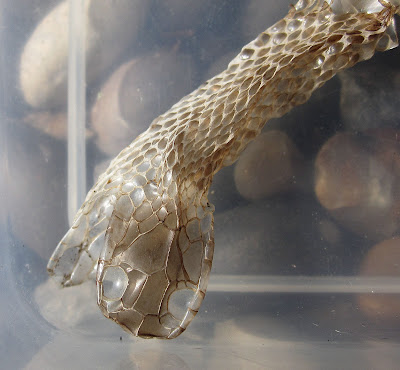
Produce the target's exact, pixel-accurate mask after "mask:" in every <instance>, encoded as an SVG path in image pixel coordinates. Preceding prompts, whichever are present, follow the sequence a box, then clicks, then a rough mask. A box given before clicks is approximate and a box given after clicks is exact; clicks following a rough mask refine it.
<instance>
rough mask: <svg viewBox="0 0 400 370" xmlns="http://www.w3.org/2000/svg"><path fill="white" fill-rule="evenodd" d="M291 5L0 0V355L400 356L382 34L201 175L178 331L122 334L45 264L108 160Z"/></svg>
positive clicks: (54, 359)
mask: <svg viewBox="0 0 400 370" xmlns="http://www.w3.org/2000/svg"><path fill="white" fill-rule="evenodd" d="M287 7H288V4H286V2H284V1H282V2H275V1H272V0H267V1H266V0H249V1H247V2H241V1H239V0H234V1H229V2H227V1H223V0H221V1H211V0H207V1H203V2H197V1H194V0H193V1H189V2H187V1H171V0H168V1H166V0H165V1H161V0H154V1H151V2H150V1H147V0H143V1H142V0H136V1H123V0H120V1H118V2H108V1H93V0H92V1H91V2H89V1H86V2H83V3H82V4H80V1H75V0H71V1H70V2H64V3H62V2H59V1H58V0H57V1H56V0H45V1H43V0H42V1H39V0H35V1H31V2H29V3H28V2H24V1H20V0H18V1H11V0H6V1H4V2H3V4H2V9H1V12H0V17H1V18H0V24H1V35H2V37H1V44H0V46H1V56H2V58H1V96H2V99H1V106H2V108H1V130H2V133H3V135H1V137H0V148H1V154H2V156H1V169H2V173H3V175H2V176H3V179H5V181H4V180H3V181H2V183H1V186H0V189H1V197H2V204H3V207H2V211H1V213H0V215H1V218H0V236H1V238H0V240H1V248H0V256H1V257H0V289H1V292H2V305H1V306H0V313H1V315H0V328H1V330H0V333H1V334H0V338H1V341H0V343H1V345H0V354H1V358H2V363H1V366H0V367H1V368H4V369H19V368H27V369H54V368H57V369H100V368H101V369H102V368H104V369H125V368H126V369H128V368H129V369H131V368H137V369H166V368H171V369H219V368H220V369H222V368H224V369H225V368H227V369H265V368H267V369H292V368H296V369H338V368H341V369H350V368H351V369H367V368H369V369H396V368H398V367H399V363H400V351H399V345H400V267H399V266H400V257H399V255H400V252H399V250H400V239H396V235H398V234H399V226H400V218H399V211H398V210H399V207H398V205H399V202H400V194H399V192H398V190H397V188H398V187H399V186H398V185H399V180H400V171H399V166H398V158H399V155H400V144H399V141H398V138H397V137H398V136H397V135H398V134H399V133H400V130H399V122H398V117H399V114H398V112H399V108H398V107H399V104H398V103H399V101H400V98H399V97H400V87H399V86H400V70H399V67H398V60H399V57H400V56H399V51H398V50H397V49H394V50H391V51H389V52H386V53H384V54H379V55H376V56H375V57H374V58H373V59H372V60H370V61H367V62H364V63H362V64H360V65H358V66H356V67H355V68H354V69H351V70H349V71H347V72H345V73H342V74H341V75H340V76H336V77H334V78H333V79H332V80H331V81H329V82H328V83H327V84H326V85H325V86H324V87H322V88H321V89H320V90H318V91H316V92H315V94H314V95H313V97H312V98H311V99H310V101H309V102H307V103H306V104H305V105H302V106H300V107H298V108H296V109H294V110H293V111H292V112H290V113H289V114H288V115H287V116H284V117H283V118H281V119H279V120H278V119H274V120H271V121H270V122H269V123H268V124H267V125H266V127H265V129H264V133H263V134H262V135H263V136H262V140H264V142H265V143H267V144H268V143H269V144H270V143H273V144H274V145H276V147H274V146H273V149H270V146H268V147H266V152H264V150H263V148H264V146H265V145H263V143H264V142H263V141H262V140H261V141H258V144H257V145H254V146H252V147H251V150H250V149H249V151H248V152H246V153H244V154H245V155H246V157H245V158H243V157H242V158H240V159H239V161H238V162H237V163H236V164H234V165H233V166H230V167H226V168H224V169H223V170H221V171H220V172H219V173H218V174H217V176H216V177H215V179H214V183H213V186H212V188H211V191H210V201H211V202H212V203H213V204H214V205H215V208H216V211H215V255H214V263H213V270H212V276H211V278H210V283H209V287H208V291H207V295H206V298H205V300H204V302H203V304H202V306H201V309H200V312H199V314H198V315H197V316H196V318H195V319H194V321H193V322H192V323H191V324H190V326H189V327H188V329H187V330H186V331H185V332H184V333H183V334H182V335H181V336H180V337H178V338H177V339H174V340H169V341H162V340H155V339H154V340H147V339H140V338H135V337H133V336H131V335H129V334H127V333H125V332H124V331H123V330H122V329H121V328H120V327H119V326H117V325H115V324H114V323H113V322H111V321H110V320H107V319H105V318H104V317H103V315H102V314H101V312H100V311H99V310H98V308H97V305H96V288H95V284H94V282H87V283H84V284H83V285H81V286H76V287H70V288H65V289H58V288H57V287H56V286H55V285H54V284H52V281H50V280H49V278H48V275H47V272H46V264H47V260H48V258H49V257H50V255H51V253H52V251H53V249H54V248H55V246H56V245H57V243H58V241H59V240H60V239H61V237H62V236H63V235H64V233H65V232H66V231H67V229H68V228H69V225H70V222H71V219H72V217H73V215H74V213H75V212H76V210H77V208H78V207H79V205H80V203H81V202H82V201H83V198H84V196H85V194H86V192H87V190H88V189H89V188H90V187H91V185H92V184H93V183H94V181H95V179H96V177H97V176H98V175H99V174H100V173H101V169H104V168H105V163H107V162H109V161H110V159H112V157H113V156H114V155H115V154H117V153H118V151H119V150H121V149H123V147H124V146H125V145H126V144H128V143H129V142H130V141H131V140H133V139H134V138H135V136H136V135H137V134H139V133H140V132H141V131H143V130H145V128H146V127H147V125H148V124H149V123H150V122H151V120H152V119H153V118H155V117H156V116H158V115H159V114H160V113H163V112H164V111H165V110H167V109H168V108H169V106H170V105H172V104H173V103H174V102H176V101H177V100H178V99H179V98H180V97H182V96H183V95H185V94H186V93H189V92H190V91H192V90H193V89H195V88H196V87H197V86H198V85H199V84H200V83H202V82H203V81H205V80H206V79H207V78H209V77H211V76H213V75H214V74H216V73H218V72H219V71H221V70H222V69H223V68H224V66H225V65H226V64H227V63H228V62H229V60H230V59H231V58H232V57H233V56H234V55H235V54H237V53H238V51H239V50H240V48H241V47H242V46H243V45H244V44H246V43H247V42H249V41H250V40H252V39H253V38H254V37H255V36H256V35H257V34H258V33H259V32H262V31H263V30H264V29H266V28H267V27H269V26H270V25H272V24H273V23H274V22H275V21H277V20H279V19H280V18H282V17H283V16H284V15H285V14H286V12H287ZM68 8H69V9H71V11H70V12H67V9H68ZM68 25H70V26H72V27H70V28H68ZM68 29H69V33H68ZM68 37H69V38H70V40H73V42H69V43H68V42H67V40H68ZM83 50H86V52H83ZM85 65H86V68H85ZM121 66H122V67H121ZM68 84H69V89H68V90H67V85H68ZM132 117H134V118H135V119H132ZM260 148H261V149H260ZM282 148H283V149H282ZM265 153H267V154H265ZM276 153H278V155H276ZM271 163H272V164H271ZM277 168H278V170H277ZM326 173H328V175H326ZM249 174H256V177H255V180H254V178H253V177H252V176H250V175H249ZM266 175H268V176H266ZM246 176H247V177H246ZM271 179H272V180H271ZM249 186H250V187H251V188H250V189H251V190H250V191H249ZM254 187H257V189H258V190H257V191H255V190H254V189H255V188H254Z"/></svg>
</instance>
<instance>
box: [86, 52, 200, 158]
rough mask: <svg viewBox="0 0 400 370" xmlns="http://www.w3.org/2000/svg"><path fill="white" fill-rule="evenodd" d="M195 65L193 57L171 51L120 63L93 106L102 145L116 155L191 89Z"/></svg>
mask: <svg viewBox="0 0 400 370" xmlns="http://www.w3.org/2000/svg"><path fill="white" fill-rule="evenodd" d="M192 67H193V66H192V63H191V58H190V57H188V56H186V55H184V54H180V53H175V52H168V51H161V52H156V53H149V54H147V55H143V56H140V57H138V58H135V59H132V60H131V61H129V62H127V63H125V64H123V65H122V66H120V67H119V68H118V69H117V70H116V71H115V72H114V73H113V74H112V75H111V77H110V78H109V79H108V81H107V82H106V83H105V84H104V86H103V87H102V88H101V90H100V92H99V94H98V98H97V100H96V101H95V103H94V105H93V108H92V112H91V123H92V127H93V130H94V132H95V133H96V134H97V141H96V143H97V146H98V147H99V149H101V150H102V151H103V152H105V153H107V154H109V155H113V156H114V155H115V154H117V153H118V152H119V151H120V150H121V149H123V148H124V147H125V146H127V145H128V144H129V143H130V142H131V141H132V140H133V139H134V138H135V137H137V136H138V135H139V134H141V133H142V132H143V131H145V130H146V129H147V128H148V126H149V125H150V123H151V122H152V120H153V119H154V118H156V117H157V116H158V115H160V114H161V113H163V112H164V111H165V110H167V109H168V107H170V106H171V105H172V104H174V103H176V102H177V101H178V100H179V99H180V98H181V97H182V96H184V95H185V94H186V93H188V92H190V90H191V89H192V88H193V85H192V80H191V75H192V74H191V72H192Z"/></svg>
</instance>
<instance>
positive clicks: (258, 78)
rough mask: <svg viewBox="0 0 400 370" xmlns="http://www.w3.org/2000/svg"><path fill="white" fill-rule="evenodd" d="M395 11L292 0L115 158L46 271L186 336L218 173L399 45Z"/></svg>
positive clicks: (206, 267)
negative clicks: (353, 70)
mask: <svg viewBox="0 0 400 370" xmlns="http://www.w3.org/2000/svg"><path fill="white" fill-rule="evenodd" d="M330 5H331V6H330ZM397 10H398V7H397V6H396V5H393V3H387V2H384V1H380V2H378V1H356V0H349V1H336V2H333V4H328V3H327V2H325V1H320V0H317V1H311V0H301V1H299V2H298V3H297V4H296V5H295V6H292V7H291V8H290V11H289V14H288V15H287V16H286V17H285V18H284V19H282V20H280V21H279V22H277V23H276V24H275V25H273V26H272V27H270V28H269V29H268V30H266V31H265V32H263V33H261V34H260V35H259V36H258V37H257V38H256V39H255V40H254V41H252V42H251V43H249V44H248V45H246V46H245V47H244V48H243V49H242V51H241V52H240V54H239V55H238V56H237V57H236V58H234V59H233V60H232V62H231V63H230V64H229V66H228V68H227V69H226V70H225V71H224V72H222V73H221V74H219V75H217V76H216V77H214V78H212V79H211V80H209V81H208V82H206V83H205V84H203V85H202V86H200V87H199V88H198V89H197V90H195V91H194V92H193V93H191V94H189V95H188V96H186V97H184V98H183V99H182V100H181V101H179V102H178V103H177V104H175V105H174V106H173V107H172V108H171V109H170V110H169V111H168V112H166V113H165V114H163V115H161V116H160V117H158V118H157V119H155V120H154V121H153V122H152V124H151V125H150V127H149V129H148V130H147V131H146V132H144V133H143V134H141V135H140V136H139V137H138V138H137V139H136V140H134V141H133V142H132V143H131V144H130V145H129V146H128V147H127V148H125V149H124V150H123V151H122V152H121V153H120V154H119V155H118V156H117V157H116V158H115V159H114V160H113V161H112V162H111V164H110V166H109V168H108V169H107V171H106V172H105V173H104V174H103V175H101V176H100V177H99V179H98V181H97V183H96V184H95V185H94V187H93V188H92V189H91V190H90V191H89V193H88V195H87V197H86V200H85V202H84V204H83V205H82V207H81V208H80V210H79V211H78V213H77V215H76V217H75V221H74V223H73V226H72V227H71V229H70V230H69V231H68V232H67V234H66V235H65V236H64V238H63V239H62V240H61V242H60V243H59V245H58V246H57V248H56V250H55V251H54V253H53V255H52V257H51V258H50V261H49V263H48V272H49V274H50V275H53V276H54V277H55V278H56V279H57V280H58V281H60V282H61V284H62V285H63V286H70V285H76V284H80V283H82V282H83V281H85V280H87V279H90V278H93V277H95V276H96V283H97V294H98V305H99V307H100V309H101V311H102V312H103V314H104V315H105V316H106V317H108V318H110V319H112V320H114V321H115V322H117V323H118V324H119V325H121V327H122V328H124V329H125V330H127V331H129V332H130V333H132V334H134V335H136V336H140V337H144V338H150V337H158V338H168V339H169V338H174V337H176V336H178V335H179V334H181V333H182V332H183V331H184V330H185V329H186V327H187V326H188V324H189V323H190V322H191V321H192V319H193V318H194V316H195V315H196V313H197V312H198V310H199V307H200V305H201V302H202V300H203V298H204V296H205V293H206V288H207V282H208V278H209V274H210V270H211V263H212V258H213V250H214V238H213V211H214V208H213V206H212V205H210V204H209V202H208V200H207V194H208V189H209V187H210V185H211V182H212V178H213V175H214V174H215V173H216V172H217V171H218V170H219V169H220V168H222V167H223V166H226V165H229V164H231V163H233V162H234V161H235V160H236V159H237V157H238V156H239V154H240V153H241V152H242V150H243V149H244V148H245V147H246V145H247V144H248V143H249V141H251V140H252V139H254V138H255V137H256V136H257V135H258V134H259V132H260V130H261V129H262V127H263V126H264V124H265V123H266V122H267V120H268V119H270V118H272V117H279V116H282V115H283V114H285V113H286V112H288V111H289V110H290V109H291V108H293V107H294V106H296V105H299V104H302V103H304V102H306V101H307V100H308V99H309V97H310V96H311V94H312V92H313V91H314V90H315V89H317V88H318V87H320V86H322V85H323V84H324V83H325V82H326V81H327V80H329V79H330V78H332V77H333V76H334V75H335V74H336V73H337V72H339V71H340V70H342V69H345V68H348V67H351V66H353V65H354V64H356V63H357V62H359V61H362V60H366V59H369V58H371V57H372V56H373V54H374V53H375V51H377V50H379V51H384V50H388V49H390V48H393V47H395V46H397V38H396V34H395V32H394V23H393V16H394V14H395V13H396V12H397Z"/></svg>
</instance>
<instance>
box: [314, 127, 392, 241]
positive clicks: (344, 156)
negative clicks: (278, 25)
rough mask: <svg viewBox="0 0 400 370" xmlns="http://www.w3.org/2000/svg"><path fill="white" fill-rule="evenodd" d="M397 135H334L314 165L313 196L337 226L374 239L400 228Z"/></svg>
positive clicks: (385, 131) (384, 132)
mask: <svg viewBox="0 0 400 370" xmlns="http://www.w3.org/2000/svg"><path fill="white" fill-rule="evenodd" d="M397 135H398V132H397V131H394V130H388V129H380V130H371V131H368V132H365V133H364V134H359V135H356V134H351V133H338V134H336V135H335V136H333V137H332V138H331V139H329V140H328V141H327V142H326V143H325V144H324V145H323V147H322V148H321V150H320V152H319V153H318V156H317V159H316V162H315V193H316V195H317V198H318V200H319V201H320V203H321V204H322V205H323V206H324V207H325V208H326V209H327V210H328V211H329V213H330V214H331V215H332V216H333V217H334V218H335V219H336V220H337V221H339V222H340V224H341V225H342V226H344V227H346V228H347V229H349V230H351V231H353V232H355V233H356V234H358V235H360V236H363V237H366V238H370V239H373V240H382V239H383V238H387V237H390V236H392V235H393V233H394V232H395V231H396V230H398V229H399V226H400V212H399V211H400V188H399V181H400V145H399V142H398V139H397Z"/></svg>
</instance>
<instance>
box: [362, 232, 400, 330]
mask: <svg viewBox="0 0 400 370" xmlns="http://www.w3.org/2000/svg"><path fill="white" fill-rule="evenodd" d="M360 276H368V277H372V276H390V277H398V278H400V237H395V238H392V239H387V240H385V241H383V242H381V243H379V244H377V245H375V246H374V247H372V248H371V250H370V251H369V252H368V254H367V255H366V256H365V258H364V260H363V261H362V263H361V267H360ZM358 304H359V305H360V309H361V310H362V312H363V313H364V314H365V315H366V316H368V317H370V318H373V319H378V320H379V319H380V320H396V321H399V322H400V295H399V294H359V295H358Z"/></svg>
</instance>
